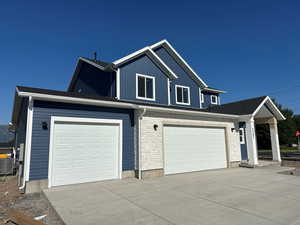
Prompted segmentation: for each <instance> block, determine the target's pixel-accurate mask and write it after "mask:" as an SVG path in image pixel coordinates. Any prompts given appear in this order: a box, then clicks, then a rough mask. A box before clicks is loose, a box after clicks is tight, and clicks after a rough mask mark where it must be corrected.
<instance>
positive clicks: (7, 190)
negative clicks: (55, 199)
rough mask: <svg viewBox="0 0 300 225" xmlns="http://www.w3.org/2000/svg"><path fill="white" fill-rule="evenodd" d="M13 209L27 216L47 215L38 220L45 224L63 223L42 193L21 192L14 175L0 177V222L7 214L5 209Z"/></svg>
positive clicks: (6, 217)
mask: <svg viewBox="0 0 300 225" xmlns="http://www.w3.org/2000/svg"><path fill="white" fill-rule="evenodd" d="M9 209H14V210H17V211H19V212H21V213H23V214H25V215H27V216H31V217H37V216H42V215H47V216H46V217H45V218H43V219H42V220H40V221H41V222H43V223H45V224H51V225H63V223H62V222H61V220H60V219H59V217H58V216H57V214H56V213H55V211H54V210H53V209H52V207H51V206H50V204H49V202H48V200H47V199H46V198H45V197H44V195H43V194H40V193H36V194H27V195H25V194H21V193H20V191H19V190H18V186H17V178H16V177H15V176H10V177H0V224H5V221H7V219H8V216H7V215H6V214H5V210H9Z"/></svg>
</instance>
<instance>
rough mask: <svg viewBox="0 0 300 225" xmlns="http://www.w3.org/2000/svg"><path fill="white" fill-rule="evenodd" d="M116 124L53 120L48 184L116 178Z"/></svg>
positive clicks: (117, 169)
mask: <svg viewBox="0 0 300 225" xmlns="http://www.w3.org/2000/svg"><path fill="white" fill-rule="evenodd" d="M119 129H120V125H119V124H105V123H87V122H64V121H56V122H54V128H53V134H52V135H53V138H52V139H53V140H52V160H51V161H52V168H51V170H52V171H51V173H52V176H51V177H52V178H51V186H58V185H66V184H76V183H84V182H94V181H100V180H107V179H116V178H119V167H120V163H119V161H120V160H119V157H120V155H119V135H120V134H119Z"/></svg>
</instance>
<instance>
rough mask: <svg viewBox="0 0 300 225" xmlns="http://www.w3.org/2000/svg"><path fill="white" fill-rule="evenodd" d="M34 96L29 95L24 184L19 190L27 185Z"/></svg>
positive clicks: (24, 153)
mask: <svg viewBox="0 0 300 225" xmlns="http://www.w3.org/2000/svg"><path fill="white" fill-rule="evenodd" d="M32 101H33V100H32V97H31V96H29V99H28V106H27V121H26V141H25V149H24V150H23V151H24V152H23V155H24V160H23V162H24V163H23V184H22V186H21V187H19V190H22V189H24V188H25V186H26V177H27V166H28V151H29V141H30V139H29V135H31V134H30V133H31V131H30V128H29V127H30V124H29V123H32V120H31V119H30V116H31V113H30V111H31V110H32V108H31V107H32Z"/></svg>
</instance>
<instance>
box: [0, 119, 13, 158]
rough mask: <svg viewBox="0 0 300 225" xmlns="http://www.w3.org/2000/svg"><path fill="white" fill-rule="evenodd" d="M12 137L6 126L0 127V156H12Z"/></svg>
mask: <svg viewBox="0 0 300 225" xmlns="http://www.w3.org/2000/svg"><path fill="white" fill-rule="evenodd" d="M14 137H15V135H14V133H13V132H12V131H10V130H9V126H8V125H0V154H13V147H14Z"/></svg>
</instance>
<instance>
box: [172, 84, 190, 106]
mask: <svg viewBox="0 0 300 225" xmlns="http://www.w3.org/2000/svg"><path fill="white" fill-rule="evenodd" d="M175 95H176V96H175V97H176V104H181V105H190V88H189V87H186V86H180V85H175Z"/></svg>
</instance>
